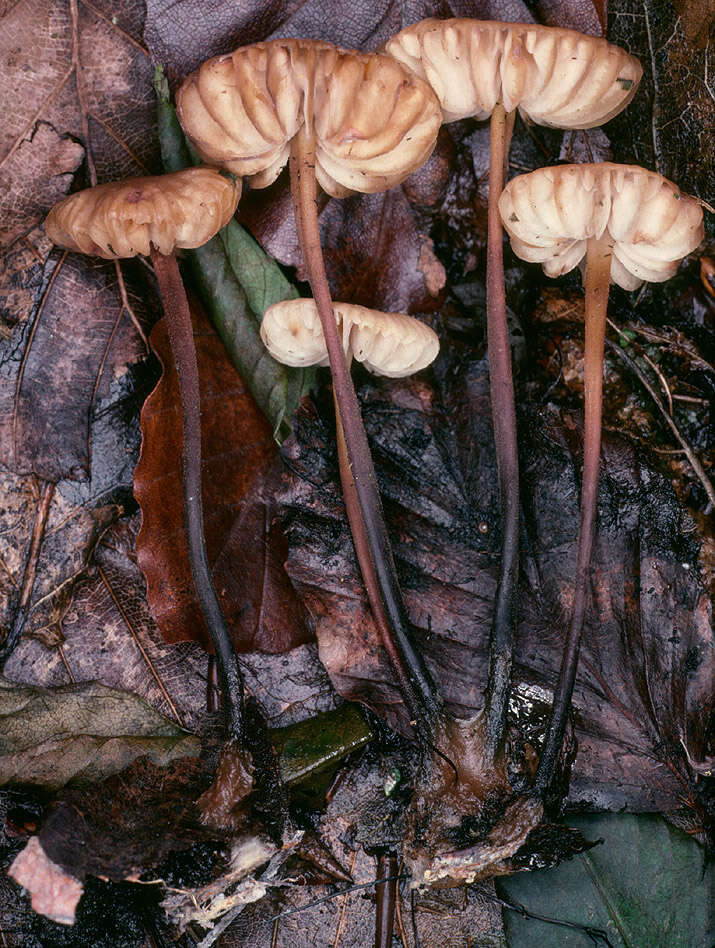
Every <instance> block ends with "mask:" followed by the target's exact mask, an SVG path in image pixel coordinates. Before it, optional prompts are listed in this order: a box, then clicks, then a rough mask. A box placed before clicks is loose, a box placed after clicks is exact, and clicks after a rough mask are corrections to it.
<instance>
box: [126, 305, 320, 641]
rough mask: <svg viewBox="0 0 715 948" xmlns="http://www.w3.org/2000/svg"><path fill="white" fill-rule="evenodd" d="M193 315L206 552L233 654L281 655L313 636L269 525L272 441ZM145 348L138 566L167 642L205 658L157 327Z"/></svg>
mask: <svg viewBox="0 0 715 948" xmlns="http://www.w3.org/2000/svg"><path fill="white" fill-rule="evenodd" d="M192 312H193V318H194V326H195V332H194V339H195V342H196V349H197V356H198V363H199V378H200V386H201V401H202V434H203V443H202V457H203V468H204V471H203V474H204V476H203V486H204V510H205V533H206V547H207V551H208V556H209V562H210V563H211V564H212V567H213V572H214V581H215V583H216V588H217V591H218V594H219V598H220V600H221V604H222V606H223V609H224V613H225V615H226V619H227V621H228V623H229V628H231V629H232V632H233V636H234V644H235V646H236V648H237V649H238V650H240V651H242V652H245V651H255V650H259V651H267V652H284V651H288V650H289V649H291V648H294V647H295V646H297V645H300V644H302V643H304V642H307V641H310V639H311V638H312V632H311V629H310V625H309V621H308V616H307V614H306V612H305V610H304V608H303V606H302V605H301V603H300V601H299V600H298V598H297V596H296V595H295V592H294V590H293V588H292V586H291V585H290V582H289V581H288V577H287V576H286V574H285V570H284V569H283V560H284V559H285V541H284V539H283V537H282V535H281V532H280V529H279V528H278V526H277V524H274V522H273V520H274V513H273V505H272V495H273V492H274V490H275V486H276V485H277V483H278V481H279V479H280V462H279V459H278V452H277V448H276V444H275V441H274V439H273V432H272V431H271V426H270V425H269V424H268V422H267V421H266V419H265V418H264V417H263V415H262V414H261V413H260V411H259V410H258V407H257V406H256V404H255V402H254V401H253V398H252V397H251V395H250V394H249V392H248V391H247V389H246V387H245V386H244V384H243V382H242V381H241V378H240V377H239V375H238V373H237V372H236V370H235V369H234V368H233V366H232V365H231V363H230V362H229V360H228V357H227V355H226V350H225V348H224V346H223V343H222V342H221V340H220V339H219V337H218V335H217V334H216V332H215V330H214V329H213V328H212V326H211V324H210V323H209V321H208V319H207V318H206V315H205V314H204V313H203V311H202V310H201V308H200V306H199V305H198V303H197V302H196V301H195V300H193V301H192ZM151 340H152V346H153V347H154V349H155V351H156V353H157V355H158V356H159V358H160V359H161V362H162V364H163V365H164V373H163V375H162V378H161V381H160V382H159V384H158V385H157V387H156V388H155V389H154V391H153V392H152V394H151V395H150V396H149V398H148V399H147V400H146V402H145V403H144V407H143V409H142V438H143V442H142V452H141V457H140V460H139V464H138V465H137V467H136V470H135V474H134V490H135V494H136V497H137V500H138V501H139V504H140V506H141V509H142V529H141V531H140V532H139V535H138V537H137V559H138V562H139V565H140V566H141V568H142V570H143V572H144V575H145V577H146V580H147V596H148V599H149V604H150V606H151V610H152V614H153V616H154V619H155V620H156V622H157V624H158V626H159V628H160V629H161V631H162V634H163V635H164V638H165V639H166V641H167V642H179V641H185V640H193V641H199V642H201V643H202V644H203V645H204V646H205V647H206V648H210V639H209V635H208V631H207V629H206V627H205V623H204V619H203V616H202V615H201V612H200V609H199V606H198V603H197V602H196V598H195V593H194V588H193V581H192V578H191V571H190V568H189V563H188V552H187V545H186V536H185V533H184V524H183V518H184V509H183V493H182V474H181V472H182V466H181V465H182V458H181V450H180V446H181V417H180V411H179V392H178V379H177V377H176V370H175V368H174V365H173V360H172V357H171V351H170V349H169V344H168V337H167V333H166V328H165V326H164V325H163V323H159V324H158V325H157V327H156V328H155V330H154V332H153V333H152V336H151Z"/></svg>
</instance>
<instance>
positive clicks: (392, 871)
mask: <svg viewBox="0 0 715 948" xmlns="http://www.w3.org/2000/svg"><path fill="white" fill-rule="evenodd" d="M377 879H378V884H377V886H376V888H375V894H376V896H377V898H376V901H375V948H390V945H391V944H392V932H393V931H394V928H395V902H396V897H397V856H396V855H395V854H394V853H380V855H379V856H378V860H377ZM383 880H385V881H383ZM388 880H389V881H388Z"/></svg>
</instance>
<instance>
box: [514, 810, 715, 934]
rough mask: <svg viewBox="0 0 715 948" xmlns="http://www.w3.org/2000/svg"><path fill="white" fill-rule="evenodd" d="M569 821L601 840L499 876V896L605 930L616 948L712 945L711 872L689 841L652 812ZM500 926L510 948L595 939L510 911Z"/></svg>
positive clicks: (606, 815)
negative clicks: (557, 861) (550, 863)
mask: <svg viewBox="0 0 715 948" xmlns="http://www.w3.org/2000/svg"><path fill="white" fill-rule="evenodd" d="M567 822H568V824H569V825H570V826H576V827H578V828H579V829H580V830H581V831H582V833H583V834H584V835H585V836H586V838H587V839H591V840H596V839H599V838H602V839H603V844H602V845H599V846H595V847H594V848H593V849H590V850H589V851H588V852H586V853H582V854H581V855H579V856H576V857H575V858H574V859H571V860H570V861H568V862H564V863H562V864H561V865H560V866H558V867H557V868H556V869H547V870H540V871H538V872H527V873H520V874H518V875H515V876H511V877H509V878H504V879H501V880H499V881H498V883H497V891H498V893H499V895H500V896H501V898H504V899H506V900H508V901H510V902H517V903H520V904H521V905H523V906H524V907H525V908H526V909H527V910H528V911H529V912H533V913H536V914H538V915H542V916H546V917H548V918H552V919H558V920H561V921H567V922H574V923H577V924H580V925H583V926H588V927H591V928H598V929H602V930H603V931H605V932H606V933H607V935H608V938H609V940H610V942H611V944H612V945H613V946H614V948H656V946H658V948H659V946H663V948H665V946H666V945H667V946H668V948H710V946H711V945H712V944H713V943H714V937H713V936H714V935H715V932H713V930H712V927H711V926H712V919H711V917H710V904H711V897H712V891H713V890H712V886H713V881H714V880H713V873H712V870H711V867H708V868H706V867H705V858H704V851H703V849H702V848H701V847H700V846H699V845H698V844H697V843H696V842H695V841H694V840H692V839H690V838H689V837H688V836H686V835H685V834H684V833H682V832H681V831H680V830H677V829H675V828H674V827H672V826H670V825H669V824H668V823H666V822H665V820H663V819H662V818H661V817H659V816H655V815H650V814H649V815H631V814H599V815H597V816H584V817H578V818H576V817H574V818H569V819H568V820H567ZM504 925H505V929H506V933H507V944H508V945H509V948H533V946H534V945H538V946H539V948H593V946H594V944H596V943H595V942H594V941H593V940H592V939H591V938H590V937H589V936H588V934H586V933H585V932H582V931H574V930H572V929H568V928H563V927H561V926H557V925H553V924H548V923H545V922H541V921H536V920H533V919H528V918H523V917H521V916H520V915H518V914H517V913H516V912H513V911H509V910H507V909H505V910H504ZM597 944H598V945H601V944H604V942H602V941H601V940H598V942H597Z"/></svg>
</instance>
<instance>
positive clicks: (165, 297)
mask: <svg viewBox="0 0 715 948" xmlns="http://www.w3.org/2000/svg"><path fill="white" fill-rule="evenodd" d="M151 261H152V264H153V266H154V271H155V273H156V278H157V281H158V283H159V291H160V293H161V299H162V302H163V304H164V312H165V313H166V323H167V328H168V331H169V340H170V342H171V349H172V352H173V355H174V362H175V364H176V374H177V376H178V379H179V392H180V394H181V424H182V430H183V466H184V519H185V525H186V536H187V540H188V547H189V563H190V565H191V575H192V577H193V580H194V589H195V591H196V598H197V599H198V601H199V605H200V607H201V611H202V612H203V614H204V617H205V619H206V625H207V626H208V630H209V634H210V635H211V641H212V643H213V647H214V654H215V657H216V668H217V671H218V679H219V683H220V687H221V697H222V700H223V711H224V714H225V716H226V718H227V723H228V726H229V728H230V732H231V736H232V737H233V738H235V739H236V740H237V741H238V742H239V743H241V744H242V743H243V740H244V737H245V713H244V696H243V679H242V676H241V672H240V669H239V667H238V662H237V660H236V654H235V652H234V650H233V644H232V642H231V635H230V633H229V631H228V627H227V625H226V620H225V618H224V615H223V612H222V610H221V605H220V603H219V601H218V596H217V595H216V589H215V587H214V584H213V579H212V577H211V570H210V568H209V563H208V558H207V556H206V544H205V540H204V512H203V498H202V494H201V410H200V407H199V369H198V364H197V361H196V349H195V347H194V335H193V330H192V326H191V314H190V312H189V304H188V301H187V299H186V291H185V290H184V284H183V283H182V280H181V274H180V273H179V266H178V264H177V262H176V257H175V256H174V255H173V254H172V255H170V256H165V255H164V254H161V253H159V252H158V251H156V250H154V249H153V248H152V251H151Z"/></svg>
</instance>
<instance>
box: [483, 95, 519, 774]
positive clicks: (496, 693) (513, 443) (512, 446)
mask: <svg viewBox="0 0 715 948" xmlns="http://www.w3.org/2000/svg"><path fill="white" fill-rule="evenodd" d="M513 126H514V113H513V112H511V113H509V114H507V113H506V111H505V110H504V106H503V105H501V104H499V105H497V106H495V108H494V111H493V113H492V119H491V126H490V141H489V144H490V154H489V208H488V222H487V354H488V358H489V388H490V397H491V405H492V426H493V429H494V446H495V450H496V459H497V471H498V477H499V505H500V515H501V560H500V566H499V578H498V582H497V591H496V596H495V600H494V618H493V620H492V628H491V638H490V643H489V680H488V684H487V695H486V720H487V739H486V752H487V753H488V754H490V755H491V756H492V758H493V757H494V755H495V754H496V753H497V752H498V750H499V748H500V746H501V743H502V741H503V736H504V730H505V727H506V710H507V703H508V700H509V687H510V684H511V670H512V663H513V651H514V626H515V622H516V608H515V603H516V591H517V582H518V579H519V454H518V447H517V430H516V409H515V406H514V382H513V379H512V370H511V347H510V344H509V329H508V326H507V319H506V296H505V292H504V253H503V231H502V222H501V217H500V215H499V207H498V201H499V197H500V195H501V193H502V191H503V190H504V178H505V162H506V156H507V154H508V151H509V142H510V139H511V132H512V129H513Z"/></svg>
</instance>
